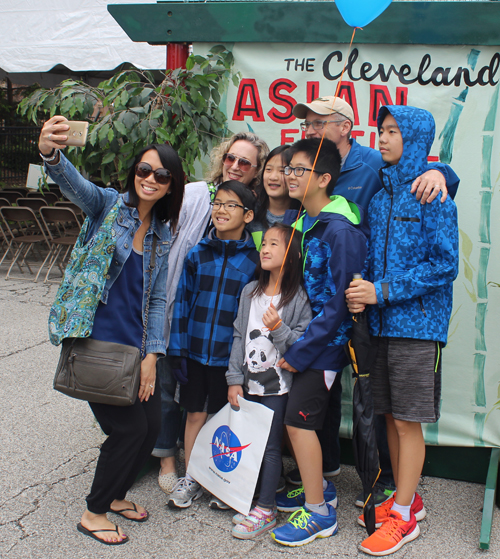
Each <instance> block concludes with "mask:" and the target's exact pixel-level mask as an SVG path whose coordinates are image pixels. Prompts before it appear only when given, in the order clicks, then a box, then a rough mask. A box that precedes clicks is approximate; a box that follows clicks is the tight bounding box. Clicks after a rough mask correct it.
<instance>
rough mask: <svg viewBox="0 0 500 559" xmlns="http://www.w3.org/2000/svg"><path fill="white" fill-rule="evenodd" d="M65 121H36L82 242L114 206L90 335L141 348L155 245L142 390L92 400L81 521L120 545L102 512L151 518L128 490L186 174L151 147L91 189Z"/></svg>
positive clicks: (156, 396) (153, 433)
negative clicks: (124, 398)
mask: <svg viewBox="0 0 500 559" xmlns="http://www.w3.org/2000/svg"><path fill="white" fill-rule="evenodd" d="M68 128H69V127H68V125H67V124H66V119H65V118H64V117H62V116H55V117H53V118H51V119H50V120H48V121H47V122H46V123H45V124H44V126H43V128H42V131H41V133H40V139H39V144H38V145H39V150H40V155H41V157H42V159H44V161H45V169H46V171H47V173H48V174H49V176H50V177H51V178H52V180H54V182H56V183H57V184H58V185H59V186H60V188H61V191H62V192H63V194H64V195H65V196H66V197H67V198H68V199H69V200H71V201H72V202H74V203H75V204H77V205H78V206H79V207H80V208H81V209H82V210H83V211H84V212H85V214H86V215H87V218H88V220H89V230H88V235H87V240H89V239H91V238H93V237H94V235H95V234H96V232H97V231H98V229H99V227H100V226H101V224H102V223H103V222H104V219H105V217H106V216H107V215H108V214H110V213H111V212H115V213H116V219H115V220H114V221H113V224H112V229H113V231H114V233H115V235H116V248H115V250H114V253H113V258H112V261H111V264H110V267H109V269H108V275H107V276H106V283H105V286H104V290H103V292H102V294H101V297H100V301H98V302H97V303H96V306H97V308H96V313H95V318H94V322H93V325H92V335H91V337H93V338H94V339H98V340H102V341H107V342H115V343H122V344H127V345H135V347H138V348H141V345H142V337H143V324H144V322H145V320H146V317H145V316H144V308H145V306H146V300H147V291H148V285H149V280H150V272H149V271H148V268H149V265H150V261H151V251H152V247H153V246H154V244H156V257H155V260H156V261H155V267H154V269H153V271H152V276H151V290H150V296H149V301H150V303H149V317H148V318H147V332H146V344H145V355H144V356H143V360H142V364H141V378H140V387H139V393H138V397H137V398H136V400H135V403H134V404H133V405H131V406H124V407H122V406H111V405H107V404H94V403H91V404H90V407H91V408H92V411H93V413H94V415H95V417H96V419H97V421H98V422H99V424H100V426H101V428H102V430H103V431H104V433H105V434H106V435H107V436H108V438H107V439H106V440H105V441H104V443H103V444H102V447H101V451H100V456H99V459H98V462H97V466H96V471H95V476H94V481H93V484H92V488H91V490H90V494H89V495H88V496H87V509H86V510H85V512H84V513H83V516H82V519H81V522H80V523H79V524H78V526H77V528H78V530H79V531H80V532H81V533H83V534H85V535H87V536H89V537H91V538H93V539H95V540H97V541H99V542H101V543H103V544H106V545H119V544H123V543H126V542H127V541H128V537H127V536H126V535H125V534H124V533H123V531H122V530H121V529H120V528H118V527H117V526H115V524H113V523H112V522H110V521H109V520H108V518H107V516H106V513H108V512H111V513H114V514H118V515H120V516H123V517H124V518H127V519H129V520H133V521H136V522H144V521H146V520H147V519H148V513H147V511H146V510H145V509H144V507H142V506H139V505H136V504H134V503H132V502H130V501H127V500H126V493H127V491H128V490H129V489H130V487H131V486H132V484H133V482H134V480H135V479H136V477H137V475H138V473H139V472H140V470H141V469H142V468H143V467H144V465H145V463H146V461H147V460H148V457H149V456H150V454H151V451H152V449H153V447H154V444H155V442H156V439H157V436H158V433H159V429H160V421H161V414H160V391H159V390H155V386H156V360H157V358H158V357H163V356H164V355H165V354H166V343H165V338H164V332H163V327H164V317H165V299H166V280H167V269H168V254H169V249H170V243H171V232H170V228H171V227H172V228H173V229H175V226H176V223H177V219H178V216H179V211H180V207H181V204H182V198H183V194H184V174H183V171H182V164H181V161H180V159H179V157H178V155H177V154H176V153H175V151H174V150H173V149H172V148H171V147H170V146H167V145H151V146H148V147H147V148H144V149H143V150H142V151H141V153H139V155H138V156H137V158H136V161H135V163H134V165H133V167H132V168H131V171H130V173H129V176H128V179H127V183H126V187H125V192H124V193H123V194H119V193H118V192H117V191H116V190H114V189H112V188H105V189H103V188H100V187H97V186H96V185H94V184H93V183H91V182H89V181H88V180H85V179H84V178H83V177H82V175H80V173H78V171H77V170H76V169H75V168H74V167H73V165H71V163H70V162H69V161H68V160H67V159H66V158H65V157H64V155H63V154H62V152H61V151H60V150H61V149H62V148H64V147H66V146H65V144H64V142H65V141H66V140H67V136H66V134H65V133H66V131H67V130H68ZM153 237H155V238H156V240H155V242H153ZM104 250H105V247H104Z"/></svg>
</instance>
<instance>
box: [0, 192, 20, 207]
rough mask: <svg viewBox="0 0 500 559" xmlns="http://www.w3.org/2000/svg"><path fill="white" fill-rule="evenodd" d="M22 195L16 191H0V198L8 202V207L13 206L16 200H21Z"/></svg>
mask: <svg viewBox="0 0 500 559" xmlns="http://www.w3.org/2000/svg"><path fill="white" fill-rule="evenodd" d="M22 196H23V195H22V194H19V192H16V191H10V190H0V197H2V198H3V199H4V200H7V201H8V202H9V205H10V206H12V204H15V203H16V201H17V199H18V198H22Z"/></svg>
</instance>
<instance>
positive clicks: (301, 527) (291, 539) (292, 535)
mask: <svg viewBox="0 0 500 559" xmlns="http://www.w3.org/2000/svg"><path fill="white" fill-rule="evenodd" d="M326 506H327V507H328V516H323V515H321V514H317V513H315V512H311V511H309V510H307V509H306V508H304V507H303V508H301V509H299V510H297V511H295V512H294V513H293V514H292V516H290V518H289V519H288V522H287V523H286V524H284V525H283V526H280V527H279V528H276V529H275V530H273V531H272V532H271V536H272V538H273V540H274V541H276V542H278V543H280V544H281V545H287V546H289V547H297V546H299V545H305V544H306V543H310V542H312V541H313V540H315V539H316V538H328V537H329V536H333V535H334V534H336V533H337V531H338V528H337V513H336V512H335V509H334V508H333V507H332V506H331V505H329V504H327V505H326Z"/></svg>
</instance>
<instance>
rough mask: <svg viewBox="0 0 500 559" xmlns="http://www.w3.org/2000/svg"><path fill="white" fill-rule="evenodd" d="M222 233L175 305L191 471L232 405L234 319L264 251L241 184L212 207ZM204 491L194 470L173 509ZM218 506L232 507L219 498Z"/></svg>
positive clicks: (202, 250) (207, 244)
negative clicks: (251, 228)
mask: <svg viewBox="0 0 500 559" xmlns="http://www.w3.org/2000/svg"><path fill="white" fill-rule="evenodd" d="M211 205H212V221H213V225H214V228H213V229H212V230H211V231H210V232H209V233H208V235H207V236H206V237H205V238H204V239H202V240H201V241H200V243H199V244H198V245H196V246H195V247H194V248H193V249H192V250H191V251H190V252H189V253H188V255H187V257H186V262H185V265H184V271H183V273H182V276H181V279H180V282H179V287H178V289H177V295H176V300H175V305H174V315H173V320H172V330H171V334H170V343H169V349H168V352H169V355H171V356H173V369H174V374H175V375H176V377H177V379H178V380H179V382H180V383H181V387H180V400H179V403H180V404H181V406H182V407H183V408H184V409H185V410H186V411H187V421H186V431H185V435H184V451H185V458H186V469H187V466H188V463H189V458H190V456H191V451H192V449H193V446H194V442H195V440H196V437H197V436H198V433H199V432H200V430H201V428H202V427H203V425H204V424H205V421H206V419H207V417H208V415H209V414H214V413H217V412H218V411H219V410H220V409H221V408H222V407H223V406H224V405H225V404H227V383H226V371H227V366H228V363H229V356H230V354H231V346H232V343H233V322H234V321H235V319H236V315H237V312H238V301H239V298H240V295H241V292H242V290H243V288H244V287H245V285H246V284H247V283H248V282H250V281H251V280H252V279H253V277H254V274H255V267H256V264H257V261H258V259H259V254H258V252H257V250H256V248H255V244H254V242H253V239H252V236H251V235H250V234H249V233H248V232H247V231H246V230H245V225H246V224H247V223H250V222H251V221H252V220H253V217H254V207H255V196H254V194H253V193H252V191H251V190H250V189H249V188H248V187H247V186H245V185H244V184H242V183H240V182H238V181H233V180H231V181H225V182H223V183H222V184H220V185H219V186H218V188H217V192H216V194H215V198H214V199H213V201H212V202H211ZM202 494H203V489H202V488H201V486H200V485H199V484H198V483H197V482H196V481H195V480H194V479H193V478H192V477H191V476H190V475H189V474H187V473H186V477H184V478H180V479H179V480H178V482H177V484H176V486H175V487H174V489H173V491H172V493H171V495H170V499H169V501H168V505H169V507H171V508H187V507H189V506H190V505H191V503H192V502H193V501H194V500H195V499H198V498H199V497H201V496H202ZM210 507H211V508H222V509H228V508H229V507H228V506H227V505H225V504H224V503H222V501H219V500H218V499H216V498H215V497H213V498H212V500H211V501H210Z"/></svg>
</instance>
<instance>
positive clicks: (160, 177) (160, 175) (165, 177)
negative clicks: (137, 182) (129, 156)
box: [135, 162, 172, 185]
mask: <svg viewBox="0 0 500 559" xmlns="http://www.w3.org/2000/svg"><path fill="white" fill-rule="evenodd" d="M151 173H153V174H154V178H155V181H156V182H157V183H158V184H163V185H165V184H168V183H169V182H170V177H171V176H172V173H171V172H170V171H169V170H168V169H162V168H160V169H155V170H154V171H153V168H152V167H151V165H150V164H149V163H144V162H141V163H137V165H136V166H135V175H136V177H139V178H140V179H146V178H147V177H149V175H150V174H151Z"/></svg>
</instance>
